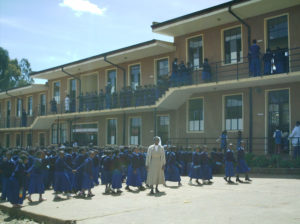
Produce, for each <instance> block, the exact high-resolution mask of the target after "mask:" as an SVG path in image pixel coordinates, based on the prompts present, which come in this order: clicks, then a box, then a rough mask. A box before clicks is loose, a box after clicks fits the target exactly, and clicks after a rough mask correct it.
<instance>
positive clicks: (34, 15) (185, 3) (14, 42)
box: [0, 0, 228, 71]
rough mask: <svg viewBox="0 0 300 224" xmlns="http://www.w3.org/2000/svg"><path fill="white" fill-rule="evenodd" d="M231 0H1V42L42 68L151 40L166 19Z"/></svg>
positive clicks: (166, 38) (38, 68) (37, 68)
mask: <svg viewBox="0 0 300 224" xmlns="http://www.w3.org/2000/svg"><path fill="white" fill-rule="evenodd" d="M226 1H228V0H225V1H224V0H211V1H207V0H200V1H199V0H164V1H163V0H143V1H138V0H132V1H131V0H127V1H123V0H26V1H24V0H0V46H1V47H3V48H5V49H6V50H8V52H9V55H10V57H11V58H18V59H21V58H27V59H28V60H29V62H30V63H31V68H32V70H33V71H39V70H43V69H47V68H51V67H53V66H57V65H61V64H64V63H68V62H72V61H75V60H79V59H82V58H86V57H90V56H93V55H96V54H100V53H103V52H106V51H111V50H115V49H118V48H122V47H126V46H130V45H133V44H137V43H140V42H144V41H147V40H151V39H160V40H166V41H172V40H173V39H172V38H170V37H166V36H162V35H158V34H154V33H152V31H151V28H150V26H151V24H152V22H153V21H157V22H162V21H165V20H168V19H172V18H175V17H178V16H182V15H185V14H188V13H192V12H194V11H198V10H201V9H204V8H207V7H211V6H214V5H218V4H221V3H223V2H226Z"/></svg>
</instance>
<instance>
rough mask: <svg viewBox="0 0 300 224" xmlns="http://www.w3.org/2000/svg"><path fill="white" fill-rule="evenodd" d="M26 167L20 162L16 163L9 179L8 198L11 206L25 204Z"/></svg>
mask: <svg viewBox="0 0 300 224" xmlns="http://www.w3.org/2000/svg"><path fill="white" fill-rule="evenodd" d="M25 177H26V171H25V166H24V164H23V163H21V162H20V161H16V162H15V168H14V171H13V172H12V174H11V176H10V178H9V179H8V191H7V198H8V201H9V202H10V203H11V204H19V205H20V204H23V200H24V198H25V196H26V193H25V188H24V187H25V186H24V185H25Z"/></svg>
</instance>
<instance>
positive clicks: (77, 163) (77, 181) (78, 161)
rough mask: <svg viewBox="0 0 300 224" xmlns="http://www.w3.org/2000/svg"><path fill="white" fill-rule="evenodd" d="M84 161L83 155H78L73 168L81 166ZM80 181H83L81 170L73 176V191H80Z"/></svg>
mask: <svg viewBox="0 0 300 224" xmlns="http://www.w3.org/2000/svg"><path fill="white" fill-rule="evenodd" d="M84 161H85V155H83V154H80V153H79V154H78V155H77V156H76V158H75V160H74V165H73V167H79V166H80V165H81V164H83V163H84ZM82 179H83V170H82V169H81V170H79V171H78V172H76V173H75V175H74V186H73V187H74V190H75V191H80V190H81V189H82V186H81V184H82Z"/></svg>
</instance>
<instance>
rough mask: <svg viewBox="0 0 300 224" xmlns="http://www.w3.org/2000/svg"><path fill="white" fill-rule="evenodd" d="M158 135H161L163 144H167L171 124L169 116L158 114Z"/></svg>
mask: <svg viewBox="0 0 300 224" xmlns="http://www.w3.org/2000/svg"><path fill="white" fill-rule="evenodd" d="M156 122H157V135H158V136H160V138H161V142H162V144H163V145H164V144H167V140H168V139H169V125H170V119H169V116H162V115H161V116H157V118H156Z"/></svg>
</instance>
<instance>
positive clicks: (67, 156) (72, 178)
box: [64, 153, 75, 189]
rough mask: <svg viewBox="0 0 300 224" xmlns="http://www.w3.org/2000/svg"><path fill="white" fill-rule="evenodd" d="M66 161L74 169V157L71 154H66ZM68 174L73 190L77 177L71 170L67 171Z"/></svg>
mask: <svg viewBox="0 0 300 224" xmlns="http://www.w3.org/2000/svg"><path fill="white" fill-rule="evenodd" d="M64 161H65V163H66V164H67V165H68V166H69V167H70V168H72V169H73V168H74V167H73V156H72V155H71V154H69V153H66V154H65V157H64ZM66 174H67V175H68V177H69V180H70V183H71V188H72V189H73V187H74V178H75V175H74V173H73V172H72V170H69V169H67V170H66Z"/></svg>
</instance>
